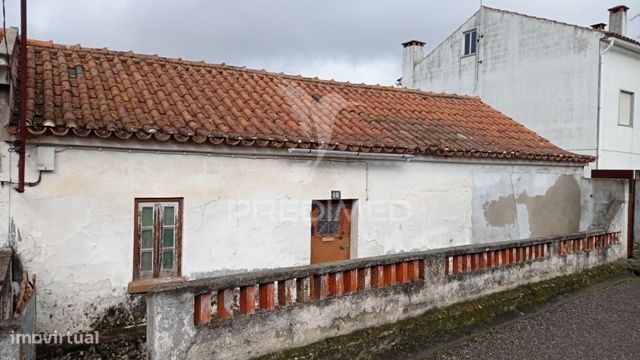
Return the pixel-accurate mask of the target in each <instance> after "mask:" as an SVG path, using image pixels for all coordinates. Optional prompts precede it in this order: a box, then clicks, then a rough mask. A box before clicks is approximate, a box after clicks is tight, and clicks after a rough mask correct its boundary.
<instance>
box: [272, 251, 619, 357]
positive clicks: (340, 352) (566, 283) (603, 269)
mask: <svg viewBox="0 0 640 360" xmlns="http://www.w3.org/2000/svg"><path fill="white" fill-rule="evenodd" d="M626 265H627V264H626V260H619V261H616V262H613V263H610V264H606V265H601V266H599V267H596V268H593V269H590V270H587V271H584V272H581V273H578V274H573V275H569V276H563V277H558V278H555V279H551V280H547V281H543V282H539V283H535V284H529V285H525V286H521V287H518V288H516V289H513V290H509V291H505V292H501V293H497V294H493V295H490V296H487V297H483V298H481V299H477V300H473V301H470V302H465V303H461V304H456V305H452V306H450V307H447V308H444V309H439V310H434V311H430V312H428V313H425V314H423V315H421V316H418V317H415V318H411V319H405V320H402V321H399V322H396V323H394V324H388V325H384V326H380V327H374V328H369V329H364V330H359V331H356V332H354V333H352V334H349V335H344V336H339V337H335V338H330V339H327V340H324V341H321V342H318V343H315V344H311V345H308V346H305V347H302V348H297V349H291V350H287V351H284V352H280V353H276V354H272V355H268V356H265V357H262V359H270V360H275V359H298V360H303V359H335V358H348V359H379V358H384V359H402V358H405V357H406V356H407V355H409V354H415V353H419V352H421V351H424V349H427V348H429V347H432V346H434V345H436V344H438V343H442V342H446V341H451V340H453V339H456V338H459V337H462V336H465V335H468V334H470V333H472V332H475V331H477V330H478V329H480V328H482V327H486V326H491V325H495V324H498V323H501V322H504V321H507V320H510V319H513V318H515V317H517V316H520V315H521V313H522V312H525V311H527V312H528V311H531V310H533V309H535V308H537V307H541V306H542V305H544V304H546V303H548V302H550V301H551V300H553V299H555V298H557V297H558V296H560V295H563V294H567V293H569V292H572V291H575V290H579V289H583V288H585V287H587V286H589V285H592V284H595V283H597V282H599V281H602V280H604V279H606V278H608V277H610V276H612V275H615V274H620V273H622V272H624V271H626Z"/></svg>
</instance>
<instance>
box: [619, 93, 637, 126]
mask: <svg viewBox="0 0 640 360" xmlns="http://www.w3.org/2000/svg"><path fill="white" fill-rule="evenodd" d="M634 97H635V96H634V94H633V93H632V92H629V91H624V90H620V99H619V103H618V125H623V126H633V100H634Z"/></svg>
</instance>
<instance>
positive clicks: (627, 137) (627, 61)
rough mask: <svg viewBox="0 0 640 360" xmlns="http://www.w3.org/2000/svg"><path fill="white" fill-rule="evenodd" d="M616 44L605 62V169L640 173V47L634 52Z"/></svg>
mask: <svg viewBox="0 0 640 360" xmlns="http://www.w3.org/2000/svg"><path fill="white" fill-rule="evenodd" d="M613 41H614V45H613V46H612V47H611V48H610V49H609V50H608V51H607V52H606V53H605V54H604V56H603V61H602V72H603V79H602V122H603V123H602V125H601V126H602V127H601V128H602V149H601V160H600V161H601V163H602V166H601V167H603V168H609V169H640V46H636V47H635V48H636V49H635V51H631V50H627V49H625V48H623V47H622V46H620V45H617V44H619V43H620V40H615V39H614V40H613ZM616 42H617V44H616ZM602 47H603V49H606V48H607V47H609V43H608V42H603V44H602Z"/></svg>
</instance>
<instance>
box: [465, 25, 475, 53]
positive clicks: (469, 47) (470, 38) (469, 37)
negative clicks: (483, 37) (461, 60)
mask: <svg viewBox="0 0 640 360" xmlns="http://www.w3.org/2000/svg"><path fill="white" fill-rule="evenodd" d="M477 46H478V31H477V30H471V31H467V32H465V33H464V55H472V54H475V53H476V49H477Z"/></svg>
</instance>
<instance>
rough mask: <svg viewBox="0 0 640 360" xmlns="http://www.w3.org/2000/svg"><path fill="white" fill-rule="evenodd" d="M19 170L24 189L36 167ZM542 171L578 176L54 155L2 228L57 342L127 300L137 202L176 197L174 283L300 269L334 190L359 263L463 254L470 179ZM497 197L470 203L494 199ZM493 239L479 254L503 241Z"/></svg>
mask: <svg viewBox="0 0 640 360" xmlns="http://www.w3.org/2000/svg"><path fill="white" fill-rule="evenodd" d="M29 153H30V154H32V155H33V154H34V153H35V151H34V149H29ZM14 163H16V162H15V160H14ZM29 165H30V167H31V168H30V170H29V171H28V174H27V175H28V176H27V180H28V181H33V180H34V179H35V178H36V172H35V171H34V169H33V166H34V159H33V158H30V159H29ZM4 171H7V170H4ZM540 171H542V172H544V173H546V174H547V175H545V176H548V177H549V176H550V177H551V178H554V177H559V176H563V175H566V174H569V175H571V176H577V174H579V173H580V171H581V168H567V167H547V166H540V165H538V166H527V165H517V166H514V165H512V164H509V163H506V164H502V165H495V164H494V165H490V164H475V165H474V164H460V163H436V162H409V163H407V162H381V161H369V162H368V164H365V163H364V162H362V161H357V162H350V163H345V162H320V163H316V162H313V161H308V160H292V159H246V158H229V157H217V156H204V155H182V154H155V153H141V152H135V151H134V152H115V151H96V150H82V149H76V148H74V149H65V148H58V149H57V153H56V169H55V171H53V172H48V173H44V174H43V178H42V183H40V184H39V185H38V186H36V187H31V188H27V190H26V192H25V193H23V194H17V193H16V192H15V191H14V190H12V189H10V188H7V187H5V188H3V189H2V190H0V199H4V200H2V201H5V203H6V202H7V199H8V197H9V196H10V197H11V201H10V202H11V205H10V207H7V208H8V211H10V214H7V213H5V214H3V215H5V216H7V217H6V218H5V219H6V222H7V223H8V222H9V221H13V222H14V223H15V226H16V228H17V229H19V231H20V236H19V237H17V238H15V239H12V240H11V241H12V242H13V243H14V245H15V246H16V247H17V250H18V252H19V254H20V256H21V259H22V262H23V264H24V265H25V266H26V267H27V268H28V269H29V270H30V271H31V272H33V273H35V274H37V276H38V289H39V294H38V301H39V303H38V329H39V331H54V330H57V331H59V332H60V331H67V330H70V331H77V330H82V329H86V328H87V327H89V326H90V325H91V323H92V322H93V320H95V319H96V318H98V317H100V316H101V314H103V312H104V311H105V309H107V308H109V307H110V306H113V305H118V304H120V303H122V302H125V301H126V299H127V292H126V288H127V285H128V283H129V282H130V281H131V279H132V261H133V260H132V259H133V254H132V251H133V231H134V229H133V221H134V198H136V197H174V196H175V197H184V207H185V209H184V230H183V260H182V270H183V271H182V272H183V275H184V276H185V277H187V278H196V277H202V276H207V275H212V274H223V273H228V272H235V271H243V270H251V269H259V268H274V267H283V266H293V265H304V264H308V263H309V252H310V246H309V245H310V239H309V233H310V221H309V211H310V205H311V200H313V199H327V198H329V197H330V191H331V190H341V191H342V197H343V198H344V199H355V200H357V202H356V206H357V209H356V212H355V213H357V216H358V219H357V220H356V222H355V223H356V224H357V229H356V231H355V232H354V234H356V235H355V236H357V238H354V239H353V242H354V248H355V251H354V252H355V254H354V255H355V256H358V257H365V256H373V255H381V254H387V253H396V252H401V251H411V250H424V249H432V248H439V247H446V246H454V245H463V244H469V243H471V242H473V241H474V239H473V231H476V232H478V229H481V228H482V227H483V226H485V225H483V223H482V222H479V223H478V222H476V223H472V204H473V201H472V197H473V196H474V195H473V191H474V181H476V185H475V187H476V188H477V187H478V183H477V180H474V179H476V177H478V176H480V177H483V176H486V174H511V173H517V174H520V175H519V176H521V177H525V178H529V177H530V178H531V179H533V180H532V181H534V180H535V179H536V178H537V176H538V175H536V172H540ZM548 174H551V175H548ZM507 176H508V175H507ZM13 177H14V179H15V177H16V172H15V171H14V172H13ZM545 179H546V178H545ZM545 181H546V180H545ZM545 181H543V182H542V183H537V184H536V185H535V187H533V188H532V189H531V190H530V191H532V192H536V191H539V192H542V193H544V191H545V187H546V186H550V184H552V183H553V181H551V180H549V181H548V182H545ZM534 182H535V181H534ZM509 188H511V187H510V186H509ZM501 191H502V190H500V187H498V188H494V189H491V190H487V194H484V193H482V192H477V194H479V195H477V196H487V198H488V199H493V198H495V197H497V196H499V193H500V192H501ZM522 234H526V231H525V230H523V232H522ZM493 235H494V236H492V237H491V238H489V237H486V238H483V239H482V241H500V240H506V239H508V238H512V237H509V236H507V235H506V233H505V232H503V233H495V234H493ZM476 242H477V241H476Z"/></svg>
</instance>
